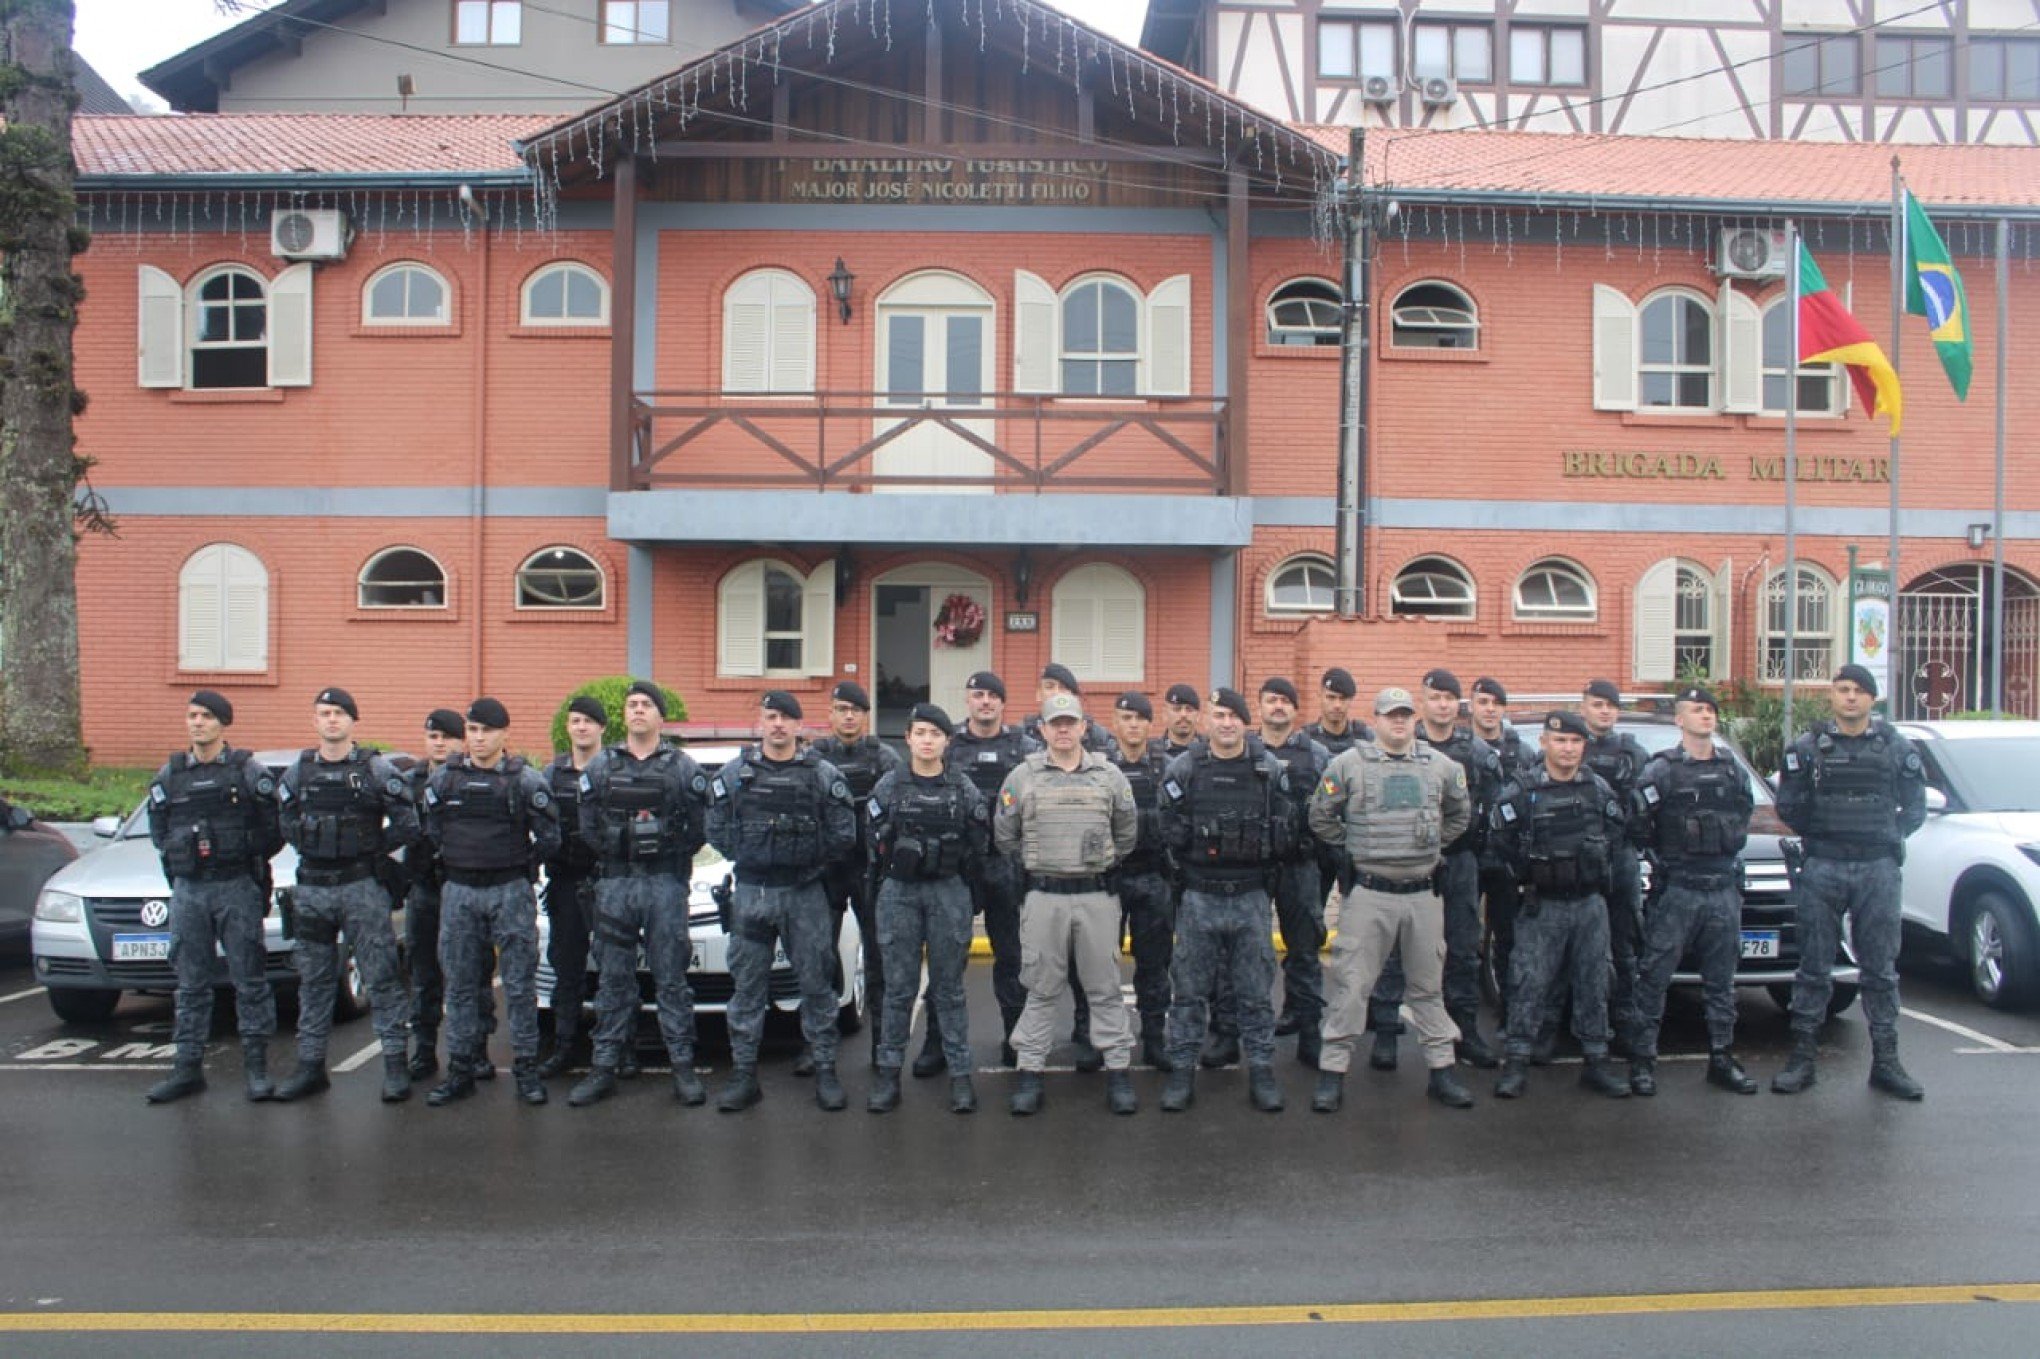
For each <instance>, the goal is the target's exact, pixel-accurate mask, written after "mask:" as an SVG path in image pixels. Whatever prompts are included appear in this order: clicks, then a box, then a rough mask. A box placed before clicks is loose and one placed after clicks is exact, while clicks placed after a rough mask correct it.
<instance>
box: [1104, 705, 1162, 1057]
mask: <svg viewBox="0 0 2040 1359" xmlns="http://www.w3.org/2000/svg"><path fill="white" fill-rule="evenodd" d="M1154 711H1155V709H1154V705H1153V704H1152V703H1150V702H1148V697H1147V695H1146V694H1142V693H1134V692H1127V693H1123V694H1121V695H1120V696H1119V697H1118V699H1117V700H1116V701H1115V702H1114V703H1113V705H1112V737H1113V742H1114V746H1115V750H1114V753H1113V755H1112V757H1111V759H1112V763H1113V764H1115V765H1117V766H1118V767H1119V772H1120V773H1122V774H1124V775H1126V783H1127V786H1128V787H1130V788H1132V789H1133V804H1134V806H1135V807H1137V808H1139V809H1140V839H1139V841H1138V842H1137V843H1136V844H1135V845H1134V847H1133V853H1131V854H1129V855H1127V856H1126V858H1125V859H1124V860H1123V861H1121V863H1120V865H1119V870H1118V890H1119V904H1120V905H1121V906H1122V907H1124V908H1125V911H1126V925H1127V933H1128V935H1129V936H1130V937H1131V938H1132V940H1133V996H1134V1008H1135V1010H1136V1011H1137V1012H1138V1013H1139V1015H1140V1054H1141V1060H1142V1061H1144V1062H1146V1063H1147V1064H1148V1065H1149V1066H1152V1067H1154V1068H1155V1069H1156V1070H1158V1071H1166V1070H1168V1069H1169V1043H1168V1023H1169V957H1170V954H1171V952H1172V951H1173V949H1174V947H1175V933H1176V900H1175V891H1174V889H1173V888H1172V887H1171V886H1170V880H1171V879H1172V878H1173V877H1174V873H1173V872H1172V870H1171V868H1170V865H1169V853H1168V850H1167V848H1166V847H1165V846H1164V845H1163V843H1162V827H1161V820H1160V815H1159V798H1160V794H1161V788H1162V773H1163V770H1165V769H1166V768H1167V767H1168V758H1167V757H1166V756H1165V755H1163V754H1162V752H1161V750H1160V749H1159V748H1158V747H1156V746H1155V745H1153V744H1152V743H1151V742H1150V741H1149V737H1150V736H1151V735H1152V734H1153V732H1154Z"/></svg>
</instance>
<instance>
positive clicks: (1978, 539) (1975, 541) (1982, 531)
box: [1968, 524, 1990, 552]
mask: <svg viewBox="0 0 2040 1359" xmlns="http://www.w3.org/2000/svg"><path fill="white" fill-rule="evenodd" d="M1968 536H1969V550H1970V551H1971V552H1975V551H1978V550H1979V549H1981V548H1982V547H1983V545H1984V544H1985V543H1987V542H1989V541H1990V525H1989V524H1971V525H1970V526H1969V535H1968Z"/></svg>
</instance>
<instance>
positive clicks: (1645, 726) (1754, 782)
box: [1622, 722, 1771, 807]
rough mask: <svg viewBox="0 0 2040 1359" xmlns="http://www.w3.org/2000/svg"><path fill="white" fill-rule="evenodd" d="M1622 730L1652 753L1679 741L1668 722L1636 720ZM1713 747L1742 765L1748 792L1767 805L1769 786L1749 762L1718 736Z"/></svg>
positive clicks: (1677, 735) (1676, 731)
mask: <svg viewBox="0 0 2040 1359" xmlns="http://www.w3.org/2000/svg"><path fill="white" fill-rule="evenodd" d="M1622 730H1624V731H1626V732H1628V733H1629V734H1630V735H1631V736H1634V737H1635V738H1636V743H1637V744H1638V745H1640V746H1642V747H1643V748H1644V749H1645V750H1647V751H1649V752H1650V753H1651V754H1653V755H1655V754H1657V753H1658V752H1659V751H1661V750H1670V749H1671V748H1672V747H1673V746H1675V745H1677V744H1678V743H1679V729H1678V728H1677V727H1675V726H1671V725H1668V724H1663V723H1657V722H1638V723H1636V724H1635V725H1633V726H1632V725H1625V726H1624V727H1623V728H1622ZM1714 748H1715V749H1716V750H1720V751H1723V752H1725V753H1726V754H1727V755H1728V757H1729V758H1730V759H1732V760H1734V761H1735V762H1736V764H1738V765H1740V766H1741V767H1742V771H1743V778H1744V779H1745V780H1747V781H1748V783H1749V785H1750V793H1751V795H1752V796H1753V797H1755V798H1756V800H1757V805H1758V806H1759V807H1764V806H1768V805H1769V804H1770V802H1771V789H1770V786H1769V785H1767V784H1766V783H1765V782H1764V781H1763V780H1762V779H1760V778H1758V777H1756V776H1755V775H1754V774H1753V773H1751V772H1750V767H1749V762H1748V761H1746V760H1744V759H1743V758H1742V755H1741V753H1740V752H1738V751H1737V750H1736V748H1735V747H1734V746H1732V745H1730V744H1729V743H1728V742H1727V741H1724V740H1722V739H1721V738H1720V737H1719V736H1716V737H1715V738H1714Z"/></svg>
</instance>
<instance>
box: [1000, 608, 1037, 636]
mask: <svg viewBox="0 0 2040 1359" xmlns="http://www.w3.org/2000/svg"><path fill="white" fill-rule="evenodd" d="M1006 631H1008V632H1040V631H1041V615H1040V614H1038V613H1035V612H1033V611H1031V610H1029V611H1027V612H1017V611H1011V610H1009V611H1008V612H1007V614H1006Z"/></svg>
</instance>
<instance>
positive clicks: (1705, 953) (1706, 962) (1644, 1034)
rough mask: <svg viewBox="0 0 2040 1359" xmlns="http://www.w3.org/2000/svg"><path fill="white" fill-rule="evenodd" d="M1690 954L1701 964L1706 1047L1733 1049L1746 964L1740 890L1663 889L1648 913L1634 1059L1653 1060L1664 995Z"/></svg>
mask: <svg viewBox="0 0 2040 1359" xmlns="http://www.w3.org/2000/svg"><path fill="white" fill-rule="evenodd" d="M1689 948H1690V949H1692V950H1693V952H1694V954H1695V955H1696V957H1697V958H1698V960H1699V963H1700V994H1701V998H1702V1002H1703V1003H1704V1004H1705V1005H1706V1007H1707V1043H1708V1046H1710V1047H1714V1048H1727V1047H1733V1046H1734V1045H1735V969H1736V965H1737V964H1738V963H1740V962H1741V961H1742V885H1741V884H1740V883H1739V882H1729V883H1727V884H1726V885H1724V886H1721V887H1713V888H1703V887H1689V886H1685V885H1682V884H1680V883H1678V882H1671V883H1667V884H1666V885H1665V889H1664V891H1662V892H1660V893H1658V896H1657V900H1656V901H1653V902H1652V903H1651V904H1650V905H1649V906H1648V907H1647V908H1646V909H1645V911H1644V917H1643V952H1642V956H1641V957H1640V958H1639V959H1638V962H1637V974H1636V1036H1635V1038H1634V1039H1633V1040H1632V1041H1633V1042H1634V1043H1635V1048H1636V1055H1637V1056H1639V1057H1655V1056H1657V1051H1658V1030H1659V1029H1660V1028H1661V1027H1663V1025H1664V1020H1665V990H1666V989H1667V988H1668V987H1670V986H1671V984H1672V973H1674V972H1676V971H1677V970H1678V967H1679V959H1680V958H1682V957H1684V956H1685V953H1686V950H1687V949H1689Z"/></svg>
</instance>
